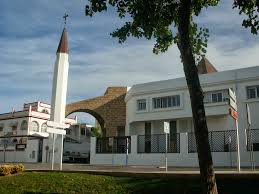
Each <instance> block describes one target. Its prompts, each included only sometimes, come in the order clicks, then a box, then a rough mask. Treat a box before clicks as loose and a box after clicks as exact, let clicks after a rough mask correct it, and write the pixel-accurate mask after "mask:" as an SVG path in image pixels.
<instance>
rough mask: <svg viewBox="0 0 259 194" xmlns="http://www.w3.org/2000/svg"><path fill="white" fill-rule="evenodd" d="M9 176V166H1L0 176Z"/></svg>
mask: <svg viewBox="0 0 259 194" xmlns="http://www.w3.org/2000/svg"><path fill="white" fill-rule="evenodd" d="M10 174H11V167H10V165H2V166H0V175H1V176H7V175H10Z"/></svg>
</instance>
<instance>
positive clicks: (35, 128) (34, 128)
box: [31, 121, 39, 131]
mask: <svg viewBox="0 0 259 194" xmlns="http://www.w3.org/2000/svg"><path fill="white" fill-rule="evenodd" d="M31 130H32V131H39V124H38V123H37V122H36V121H33V122H31Z"/></svg>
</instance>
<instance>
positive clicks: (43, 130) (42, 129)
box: [41, 123, 48, 132]
mask: <svg viewBox="0 0 259 194" xmlns="http://www.w3.org/2000/svg"><path fill="white" fill-rule="evenodd" d="M47 128H48V126H47V124H46V123H43V124H42V125H41V132H47Z"/></svg>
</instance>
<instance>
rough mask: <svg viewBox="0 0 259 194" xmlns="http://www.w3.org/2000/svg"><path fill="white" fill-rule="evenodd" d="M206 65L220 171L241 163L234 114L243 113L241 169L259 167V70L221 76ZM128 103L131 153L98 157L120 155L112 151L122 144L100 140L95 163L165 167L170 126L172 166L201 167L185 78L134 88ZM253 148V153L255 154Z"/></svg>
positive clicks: (210, 119) (204, 72)
mask: <svg viewBox="0 0 259 194" xmlns="http://www.w3.org/2000/svg"><path fill="white" fill-rule="evenodd" d="M203 60H204V61H203V65H202V66H198V70H199V72H200V82H201V86H202V89H203V92H204V103H205V111H206V117H207V124H208V129H209V142H210V147H211V152H212V156H213V161H214V164H215V166H234V165H236V163H237V157H236V156H237V133H236V129H237V127H236V123H235V119H234V118H233V117H232V116H231V115H230V110H231V111H233V109H236V110H237V113H238V133H239V147H240V159H241V166H250V165H251V163H252V161H254V162H253V163H255V164H256V165H259V154H258V152H257V151H259V120H258V114H259V67H258V66H256V67H249V68H243V69H236V70H230V71H222V72H217V71H216V69H215V68H214V67H213V66H212V65H211V64H210V63H209V62H208V60H207V59H206V58H204V57H203ZM125 102H126V127H125V134H126V136H128V139H129V140H130V141H131V144H130V153H129V154H128V156H127V157H126V156H125V151H124V152H123V154H117V153H115V154H112V155H113V156H111V154H110V155H109V154H98V152H103V151H102V150H104V152H113V153H114V152H116V150H114V149H112V150H111V148H110V147H111V146H113V147H114V144H115V147H116V146H119V145H118V143H117V144H116V142H115V141H114V142H113V143H112V140H107V141H109V142H111V143H110V144H109V143H106V146H104V143H102V142H101V141H100V140H98V139H97V140H95V139H94V138H93V139H92V147H91V154H92V152H93V154H92V155H91V163H93V164H102V163H109V164H112V163H114V164H125V163H126V161H125V160H126V159H127V163H128V164H131V165H158V166H163V165H164V157H165V156H164V155H165V154H164V153H165V148H166V143H165V142H166V137H165V133H164V122H165V121H166V122H169V123H170V130H169V134H168V144H167V147H168V152H169V153H168V164H169V165H170V166H198V158H197V149H196V143H195V136H194V127H193V120H192V110H191V103H190V95H189V92H188V88H187V84H186V80H185V78H177V79H171V80H164V81H157V82H150V83H144V84H137V85H134V86H132V87H131V89H130V90H129V91H128V92H127V95H126V97H125ZM246 104H248V105H249V107H250V115H251V126H250V129H251V130H247V128H248V124H247V111H246ZM129 140H128V141H129ZM117 142H118V141H117ZM250 143H251V144H250ZM124 145H126V140H125V142H124ZM251 146H253V148H252V149H253V152H251V151H250V150H251ZM124 147H126V146H124ZM251 157H252V158H254V159H250V158H251ZM114 158H115V159H114Z"/></svg>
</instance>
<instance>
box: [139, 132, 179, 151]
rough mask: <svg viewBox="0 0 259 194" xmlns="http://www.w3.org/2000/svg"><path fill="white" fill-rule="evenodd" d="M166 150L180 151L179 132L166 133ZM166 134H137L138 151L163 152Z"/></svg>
mask: <svg viewBox="0 0 259 194" xmlns="http://www.w3.org/2000/svg"><path fill="white" fill-rule="evenodd" d="M167 136H168V139H167V140H168V141H167V152H168V153H180V134H179V133H174V134H167ZM165 151H166V134H151V135H138V153H165Z"/></svg>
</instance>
